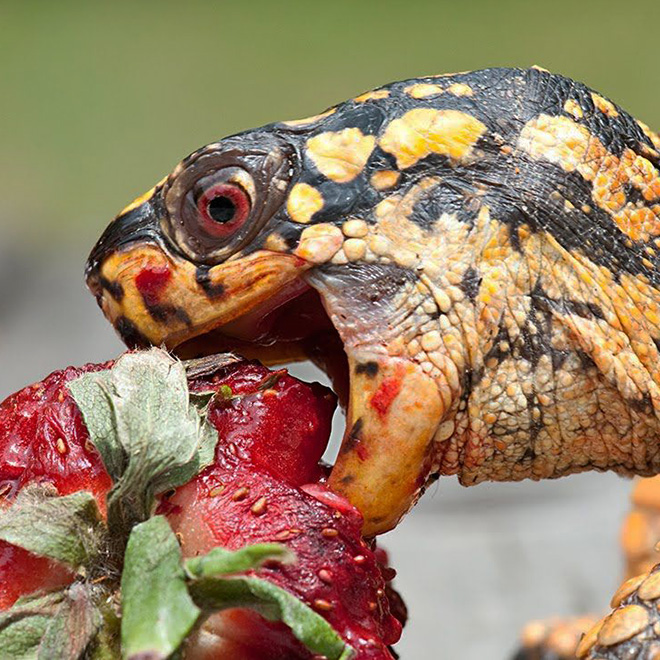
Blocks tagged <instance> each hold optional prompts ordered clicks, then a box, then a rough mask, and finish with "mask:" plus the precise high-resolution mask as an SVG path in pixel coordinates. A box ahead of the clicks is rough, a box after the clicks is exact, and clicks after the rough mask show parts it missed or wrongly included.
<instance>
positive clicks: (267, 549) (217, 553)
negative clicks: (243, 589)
mask: <svg viewBox="0 0 660 660" xmlns="http://www.w3.org/2000/svg"><path fill="white" fill-rule="evenodd" d="M272 560H274V561H278V562H280V563H281V564H290V563H292V562H293V561H295V555H294V554H293V552H291V550H289V549H288V548H287V547H286V546H284V545H282V544H280V543H260V544H257V545H248V546H246V547H244V548H240V549H239V550H234V551H232V550H225V548H214V549H213V550H211V551H210V552H209V553H208V554H206V555H204V556H202V557H193V558H192V559H187V560H186V561H185V563H184V570H185V571H186V573H187V574H188V576H189V577H190V578H191V579H199V578H204V577H215V576H218V575H227V574H229V573H245V572H246V571H249V570H253V569H257V568H259V567H260V566H263V564H264V563H265V562H267V561H272Z"/></svg>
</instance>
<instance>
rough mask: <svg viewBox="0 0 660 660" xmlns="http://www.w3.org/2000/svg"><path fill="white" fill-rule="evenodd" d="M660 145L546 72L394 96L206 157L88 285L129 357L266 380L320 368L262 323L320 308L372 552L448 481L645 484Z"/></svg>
mask: <svg viewBox="0 0 660 660" xmlns="http://www.w3.org/2000/svg"><path fill="white" fill-rule="evenodd" d="M659 149H660V138H658V136H657V135H655V134H654V133H652V132H651V131H650V130H649V129H648V128H647V127H646V126H645V125H643V124H641V123H639V122H637V121H635V120H634V119H633V118H632V117H630V115H628V114H627V113H625V112H624V111H623V110H622V109H620V108H619V107H618V106H616V105H614V104H613V103H611V102H610V101H608V100H607V99H605V98H603V97H602V96H600V95H598V94H596V93H595V92H592V91H591V90H589V89H588V88H587V87H585V86H584V85H582V84H580V83H576V82H573V81H571V80H568V79H566V78H563V77H561V76H558V75H553V74H550V73H548V72H546V71H543V70H541V69H538V68H533V69H529V70H518V69H489V70H484V71H477V72H472V73H464V74H456V75H449V76H435V77H427V78H420V79H415V80H408V81H404V82H398V83H394V84H392V85H388V86H385V87H382V88H380V89H377V90H375V91H373V92H369V93H367V94H363V95H361V96H359V97H357V98H355V99H352V100H349V101H347V102H345V103H342V104H339V105H337V106H335V107H334V108H331V109H330V110H328V111H327V112H325V113H323V114H321V115H318V116H315V117H310V118H308V119H305V120H300V121H295V122H281V123H275V124H270V125H268V126H265V127H263V128H258V129H255V130H252V131H248V132H245V133H241V134H239V135H235V136H232V137H228V138H225V139H223V140H221V141H219V142H216V143H213V144H210V145H208V146H206V147H204V148H202V149H200V150H199V151H197V152H195V153H194V154H192V155H191V156H190V157H188V158H187V159H185V160H184V161H183V162H182V163H181V164H180V165H178V166H177V167H176V168H175V170H174V171H173V172H172V173H171V174H170V175H169V176H168V177H167V178H166V179H164V180H163V181H161V182H160V183H159V184H158V185H157V186H156V187H155V188H153V189H152V190H151V191H149V192H148V193H147V194H146V195H144V196H143V197H141V198H139V199H138V200H136V201H135V202H134V203H133V204H131V205H130V206H129V207H127V209H125V210H124V211H122V212H121V213H120V215H119V216H118V217H117V219H116V220H115V221H114V222H113V224H112V225H111V226H110V227H109V228H108V230H107V231H106V233H105V234H104V236H103V237H102V238H101V240H100V241H99V243H98V245H97V246H96V248H95V249H94V251H93V253H92V255H91V257H90V261H89V264H88V270H87V275H88V282H89V285H90V287H91V288H92V290H93V291H94V293H95V294H96V296H97V299H98V301H99V304H100V305H101V307H102V308H103V311H104V312H105V314H106V315H107V316H108V318H109V319H110V320H111V321H112V323H113V324H114V325H115V327H116V328H117V330H118V331H119V333H120V334H121V335H122V337H123V338H124V339H125V341H126V342H127V343H128V344H131V345H134V344H138V345H142V344H148V343H154V344H160V343H164V344H166V345H167V346H168V347H170V348H173V349H176V350H177V351H179V352H180V353H181V354H184V355H190V354H199V353H202V352H205V351H207V350H209V348H212V349H213V350H222V349H226V348H230V347H231V348H235V347H236V345H237V344H240V345H242V347H243V348H242V349H241V350H243V351H244V352H247V353H249V354H250V355H252V356H257V357H262V358H265V359H266V360H267V361H268V362H270V363H272V362H276V361H278V360H279V359H282V360H290V359H292V358H300V357H303V356H304V355H305V354H306V353H308V352H309V351H310V350H311V351H312V352H313V354H314V355H315V356H316V357H317V358H318V357H319V355H321V356H322V355H323V353H324V344H323V343H322V341H321V339H319V337H320V336H321V332H322V331H327V327H324V325H323V323H320V324H316V325H315V324H314V323H312V319H313V318H317V317H315V315H314V314H312V313H310V317H309V318H308V319H302V318H301V320H300V322H299V323H297V324H296V323H290V324H289V327H288V328H287V330H286V332H285V331H284V330H283V329H282V328H281V326H280V325H279V324H280V322H281V319H280V321H278V322H277V323H275V322H273V323H271V322H270V321H269V320H272V319H274V318H275V316H274V315H273V314H271V312H273V310H277V309H278V308H281V310H287V309H289V307H287V305H288V304H290V303H291V301H292V300H293V301H295V300H300V299H301V296H303V295H305V296H307V295H309V288H310V287H311V288H312V289H314V290H315V291H316V292H318V295H319V296H320V298H321V300H322V303H323V306H324V308H325V311H326V312H327V315H328V317H329V319H330V320H331V321H332V324H333V326H334V328H335V329H336V330H337V332H338V334H339V336H340V338H341V341H342V343H343V348H344V351H345V354H346V357H347V361H348V370H349V378H350V388H349V404H348V414H347V416H348V424H347V430H346V435H345V438H344V443H343V446H342V450H341V453H340V456H339V458H338V460H337V463H336V465H335V467H334V470H333V472H332V475H331V480H330V481H331V485H332V487H333V488H335V489H336V490H338V491H339V492H341V493H343V494H345V495H346V496H347V497H348V498H349V499H350V500H351V501H352V502H353V503H354V504H355V505H356V506H357V507H358V508H359V509H360V510H361V511H362V512H363V513H364V516H365V530H364V531H365V533H366V534H377V533H380V532H383V531H385V530H387V529H389V528H391V527H393V526H394V525H395V524H396V523H397V521H398V520H399V519H400V518H401V516H402V515H403V514H404V513H405V512H406V511H407V510H408V509H409V508H410V507H411V506H412V504H413V503H414V502H415V500H416V499H417V498H418V497H419V495H420V493H421V492H422V491H423V488H424V486H425V484H426V483H428V480H429V479H431V478H433V477H435V476H437V475H451V474H456V475H458V477H459V479H460V481H461V482H462V483H463V484H465V485H471V484H476V483H479V482H480V481H484V480H495V481H503V480H519V479H524V478H531V479H542V478H553V477H559V476H563V475H566V474H571V473H574V472H581V471H584V470H589V469H596V470H614V471H616V472H618V473H620V474H624V475H631V474H640V475H651V474H655V473H657V472H658V471H659V470H660V453H659V452H658V450H657V447H658V435H659V431H660V422H659V420H658V414H657V408H658V405H660V398H659V397H660V389H659V385H660V370H659V369H660V367H659V366H658V365H660V360H659V357H660V356H659V354H658V346H659V345H660V288H659V287H660V271H659V270H658V253H657V249H658V246H660V173H659V171H658V170H659V168H660V154H659V152H658V150H659ZM213 199H217V200H218V201H216V202H214V203H213V204H211V200H213ZM310 300H311V298H310ZM310 304H311V303H310ZM299 307H300V306H299ZM297 313H300V310H298V312H297ZM296 318H298V317H296ZM289 321H291V319H289ZM211 330H214V331H215V334H214V335H212V336H211V335H208V336H207V337H206V338H202V335H204V334H206V333H208V332H209V331H211ZM223 337H224V339H223ZM284 339H286V340H288V341H283V340H284ZM274 340H282V341H279V343H276V344H275V347H273V346H270V345H269V344H272V342H273V341H274ZM260 345H265V346H263V347H261V348H260V347H259V346H260ZM278 346H279V347H280V349H281V350H279V349H278ZM325 362H326V364H328V363H330V364H332V363H333V360H331V359H329V358H327V357H326V360H325Z"/></svg>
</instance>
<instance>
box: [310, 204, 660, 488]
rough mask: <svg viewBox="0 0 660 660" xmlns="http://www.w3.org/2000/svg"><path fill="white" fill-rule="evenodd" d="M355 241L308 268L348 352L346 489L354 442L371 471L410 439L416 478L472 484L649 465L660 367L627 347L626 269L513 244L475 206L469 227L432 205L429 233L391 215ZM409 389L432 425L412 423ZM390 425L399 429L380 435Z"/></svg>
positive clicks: (340, 469)
mask: <svg viewBox="0 0 660 660" xmlns="http://www.w3.org/2000/svg"><path fill="white" fill-rule="evenodd" d="M365 242H366V244H367V245H368V246H370V247H369V248H368V250H369V252H372V254H371V255H368V256H369V258H370V259H371V260H372V263H364V264H359V265H358V264H350V263H349V264H341V265H339V264H338V265H332V264H329V265H327V266H323V267H320V268H318V269H315V270H313V271H310V273H309V274H308V275H307V276H306V279H307V281H308V282H310V284H312V285H313V286H315V287H316V288H317V289H318V290H319V291H320V292H322V295H323V299H324V301H325V305H326V309H327V310H328V313H329V316H330V318H331V320H332V322H333V324H334V325H335V326H336V328H337V329H338V331H339V334H340V336H341V339H342V341H343V343H344V348H345V351H346V354H347V356H348V359H349V366H350V377H351V381H352V387H351V391H352V393H353V398H352V400H351V406H350V408H349V412H348V429H347V437H348V438H349V439H350V438H353V442H352V443H351V444H349V445H348V446H349V447H350V449H351V457H350V459H348V460H346V461H345V462H344V461H343V460H342V456H341V455H340V457H339V461H338V464H337V466H336V468H335V471H334V472H333V479H334V481H335V483H336V484H338V485H339V487H341V488H343V489H344V490H349V491H350V486H351V481H352V480H351V478H350V477H351V476H352V473H353V472H357V471H359V469H360V465H359V464H358V462H359V458H358V461H356V460H354V459H355V456H356V453H359V452H356V448H357V449H358V450H359V448H360V445H361V444H362V443H366V445H367V446H364V447H363V449H362V451H363V457H364V458H365V459H367V458H368V459H369V460H377V459H376V458H373V456H372V455H371V453H372V452H373V453H376V452H377V453H378V454H379V455H381V456H383V457H384V465H382V466H381V468H380V469H379V470H376V471H374V479H376V480H381V479H383V475H385V477H384V478H387V473H388V466H391V465H392V464H396V465H397V469H400V466H401V463H402V461H405V460H406V458H408V457H409V456H410V454H411V453H412V454H413V456H414V457H415V460H414V461H413V465H417V467H418V471H417V479H416V482H415V485H416V487H417V488H420V487H421V486H422V485H423V484H424V483H425V482H427V480H428V479H429V477H432V476H437V475H454V474H455V475H457V476H458V478H459V480H460V482H461V483H462V484H464V485H473V484H477V483H480V482H482V481H512V480H514V481H515V480H521V479H525V478H531V479H536V480H538V479H544V478H556V477H560V476H564V475H567V474H571V473H576V472H582V471H585V470H590V469H596V470H614V471H616V472H617V473H619V474H623V475H631V474H641V475H649V474H655V473H657V472H658V470H659V469H660V456H659V455H658V452H657V451H656V447H657V442H658V438H659V431H660V428H659V422H658V417H657V408H656V406H657V400H658V399H657V383H658V371H657V367H656V366H655V364H654V363H652V361H651V360H649V359H648V358H647V356H646V354H645V352H644V351H640V350H639V347H640V345H641V344H642V342H644V341H648V336H647V335H645V333H644V332H643V328H640V327H639V326H638V325H636V324H635V319H636V318H638V317H639V312H638V310H637V309H636V308H635V305H634V300H632V301H631V298H630V296H631V293H634V291H633V289H632V287H633V285H634V281H633V280H632V279H629V280H628V281H627V282H624V283H617V282H616V281H614V278H611V277H608V276H607V274H606V273H605V272H604V271H603V269H601V268H598V267H596V266H595V265H594V264H592V263H590V262H589V261H588V260H587V259H586V258H582V259H580V258H578V259H575V258H574V257H572V256H571V254H570V253H569V251H568V250H566V249H565V248H563V247H562V246H561V245H559V243H558V242H557V241H555V240H553V238H552V237H551V236H549V235H548V234H546V233H544V232H540V233H535V234H532V233H526V235H523V236H522V237H521V240H520V242H519V244H518V245H517V246H516V247H515V248H514V247H513V246H512V245H511V243H510V241H509V234H508V230H507V228H506V227H505V226H503V225H502V224H501V223H500V222H499V221H497V220H494V219H491V218H490V215H489V213H488V212H487V210H483V211H482V212H481V213H480V214H479V217H478V219H477V221H476V222H475V224H474V226H472V227H470V226H469V225H467V224H465V223H459V222H456V221H455V220H454V219H452V218H451V217H449V216H447V215H443V216H441V218H440V219H439V220H438V221H437V223H436V225H435V227H434V228H433V231H428V232H424V231H423V230H421V229H420V228H419V227H418V226H415V225H413V224H412V223H406V222H405V219H404V218H401V217H398V218H397V217H396V214H393V215H392V216H391V217H389V218H381V222H379V223H378V224H376V225H370V230H369V234H368V235H367V236H366V237H365ZM373 248H376V249H377V252H378V253H375V252H373ZM337 261H338V260H337ZM397 262H398V263H397ZM404 264H405V265H404ZM586 279H589V280H590V281H593V282H595V283H596V285H595V286H585V285H584V281H585V280H586ZM626 285H627V288H626ZM645 293H647V294H648V295H652V296H653V298H652V301H653V302H652V304H653V305H658V303H659V302H660V301H658V295H657V293H655V292H654V291H651V290H649V289H647V290H646V291H645ZM613 301H616V304H618V305H621V308H622V309H621V310H617V309H616V308H615V302H613ZM597 310H605V311H604V312H603V311H601V312H599V311H597ZM622 310H623V311H622ZM626 321H627V323H626ZM645 358H647V359H646V360H645ZM402 365H405V367H406V368H409V369H410V368H412V372H410V373H408V372H406V371H405V369H404V367H403V366H402ZM360 393H361V394H360ZM415 403H417V404H418V406H419V409H420V412H419V414H418V417H421V418H423V419H425V420H426V422H427V423H428V425H427V428H424V429H419V428H416V429H414V430H412V432H411V429H410V428H408V427H407V426H406V423H408V424H409V425H410V424H411V423H412V422H411V418H410V415H411V414H412V415H413V416H414V410H413V412H412V413H411V407H412V408H414V406H415ZM397 404H399V406H400V407H402V410H398V409H397ZM399 413H400V414H399ZM367 426H371V427H373V428H372V429H371V432H370V433H365V428H366V427H367ZM392 429H394V431H393V430H392ZM388 433H390V434H391V435H393V436H398V437H399V438H400V440H397V441H394V440H393V441H392V442H393V444H392V445H390V446H389V447H388V446H387V444H386V443H384V442H383V441H382V434H385V435H387V434H388ZM415 434H417V438H418V442H417V446H416V445H415V442H414V441H413V438H414V437H415ZM365 436H366V437H365ZM379 436H381V437H379ZM373 437H375V438H377V439H376V440H374V441H373V446H368V445H369V442H370V438H373ZM367 438H368V439H367ZM389 450H391V452H390V451H389ZM420 457H423V459H422V460H420ZM412 472H414V467H412V466H411V473H412ZM361 487H362V486H361ZM376 487H378V488H379V490H380V485H379V484H377V485H375V486H374V489H375V488H376ZM374 492H375V490H374ZM413 501H414V497H413Z"/></svg>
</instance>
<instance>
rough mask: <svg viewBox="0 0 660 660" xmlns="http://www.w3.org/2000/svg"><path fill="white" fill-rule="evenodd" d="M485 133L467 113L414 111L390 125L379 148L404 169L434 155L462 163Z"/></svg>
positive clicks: (479, 124)
mask: <svg viewBox="0 0 660 660" xmlns="http://www.w3.org/2000/svg"><path fill="white" fill-rule="evenodd" d="M485 132H486V126H485V125H484V124H482V123H481V122H480V121H479V120H478V119H477V118H476V117H473V116H472V115H469V114H467V113H465V112H459V111H458V110H433V109H432V108H415V109H414V110H410V111H408V112H406V114H404V115H403V117H401V118H399V119H395V120H393V121H392V122H390V124H389V125H388V126H387V127H386V129H385V132H384V133H383V136H382V137H381V138H380V146H381V147H382V149H383V150H384V151H387V153H390V154H392V155H393V156H395V157H396V161H397V165H398V166H399V167H400V168H401V169H405V168H407V167H411V166H412V165H414V164H415V163H417V162H418V161H419V160H421V159H422V158H425V157H426V156H429V155H430V154H434V153H435V154H441V155H443V156H448V157H449V158H451V159H452V160H454V161H460V160H463V159H465V158H466V157H467V156H469V154H470V152H471V151H472V147H473V146H474V145H475V143H476V142H477V140H478V139H479V138H480V137H481V136H482V135H483V134H484V133H485Z"/></svg>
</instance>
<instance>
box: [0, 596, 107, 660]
mask: <svg viewBox="0 0 660 660" xmlns="http://www.w3.org/2000/svg"><path fill="white" fill-rule="evenodd" d="M100 623H101V616H100V614H99V612H98V610H97V609H96V607H95V605H94V603H93V602H92V598H91V595H90V592H89V588H88V587H87V585H83V584H80V583H76V584H73V585H71V586H70V587H66V588H64V589H62V590H60V591H56V592H52V593H49V594H45V595H41V596H33V597H28V598H23V599H21V600H19V601H18V602H17V603H16V604H15V605H14V606H13V607H12V608H11V609H10V610H8V611H6V612H3V613H1V614H0V650H1V652H2V656H0V657H2V658H14V659H16V660H52V659H53V658H58V660H80V659H81V658H83V656H84V654H85V652H86V651H87V649H88V647H89V646H90V643H91V642H92V641H93V639H94V637H95V636H96V634H97V632H98V629H99V625H100Z"/></svg>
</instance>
